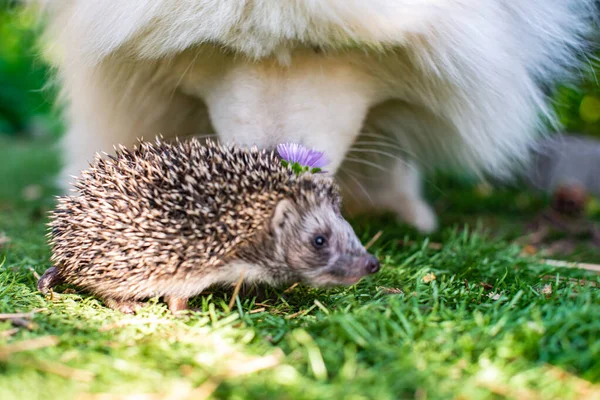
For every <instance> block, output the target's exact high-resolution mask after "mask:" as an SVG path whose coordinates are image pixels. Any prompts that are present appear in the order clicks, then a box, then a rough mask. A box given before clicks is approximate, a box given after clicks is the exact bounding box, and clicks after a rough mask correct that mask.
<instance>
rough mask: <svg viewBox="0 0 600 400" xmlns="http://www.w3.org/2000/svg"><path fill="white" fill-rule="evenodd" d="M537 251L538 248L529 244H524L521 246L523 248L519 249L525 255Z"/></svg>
mask: <svg viewBox="0 0 600 400" xmlns="http://www.w3.org/2000/svg"><path fill="white" fill-rule="evenodd" d="M537 252H538V249H537V248H536V247H535V246H532V245H530V244H528V245H526V246H525V247H523V250H521V254H523V255H526V256H533V255H536V254H537Z"/></svg>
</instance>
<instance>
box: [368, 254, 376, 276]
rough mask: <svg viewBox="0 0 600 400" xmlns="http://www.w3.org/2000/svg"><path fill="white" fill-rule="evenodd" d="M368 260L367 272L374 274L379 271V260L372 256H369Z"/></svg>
mask: <svg viewBox="0 0 600 400" xmlns="http://www.w3.org/2000/svg"><path fill="white" fill-rule="evenodd" d="M365 258H366V260H365V261H366V271H367V273H368V274H374V273H376V272H378V271H379V260H378V259H377V258H375V257H374V256H372V255H368V256H367V257H365Z"/></svg>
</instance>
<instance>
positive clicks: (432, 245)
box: [398, 240, 443, 250]
mask: <svg viewBox="0 0 600 400" xmlns="http://www.w3.org/2000/svg"><path fill="white" fill-rule="evenodd" d="M398 243H400V244H401V245H402V246H412V245H416V244H419V243H417V242H415V241H413V240H408V241H404V240H399V241H398ZM442 247H443V245H442V244H441V243H436V242H429V243H427V248H428V249H431V250H441V249H442Z"/></svg>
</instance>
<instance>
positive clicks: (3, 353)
mask: <svg viewBox="0 0 600 400" xmlns="http://www.w3.org/2000/svg"><path fill="white" fill-rule="evenodd" d="M57 344H58V338H57V337H56V336H42V337H39V338H35V339H30V340H23V341H21V342H17V343H11V344H9V345H7V346H3V347H0V360H6V359H8V357H10V356H11V355H13V354H15V353H19V352H22V351H29V350H37V349H43V348H44V347H51V346H56V345H57Z"/></svg>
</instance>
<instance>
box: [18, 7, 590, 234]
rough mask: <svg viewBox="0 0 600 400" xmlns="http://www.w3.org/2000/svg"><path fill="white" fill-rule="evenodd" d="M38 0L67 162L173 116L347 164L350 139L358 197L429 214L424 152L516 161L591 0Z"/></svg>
mask: <svg viewBox="0 0 600 400" xmlns="http://www.w3.org/2000/svg"><path fill="white" fill-rule="evenodd" d="M30 1H35V2H38V3H39V2H41V3H43V4H42V5H43V6H44V9H45V11H46V12H47V16H48V17H49V21H50V25H49V29H48V35H47V38H48V39H49V45H50V47H49V50H50V53H51V56H52V57H53V59H54V62H55V63H56V66H57V67H58V71H59V76H60V78H61V81H62V85H63V87H64V94H65V99H66V101H67V102H68V119H69V123H70V128H69V131H68V132H67V134H66V138H65V146H66V149H67V154H68V157H69V158H68V159H67V162H68V165H67V167H66V169H65V175H68V174H77V173H78V171H79V170H80V169H81V168H83V167H85V166H86V162H87V160H89V159H90V157H91V156H92V155H93V154H94V153H95V152H96V151H99V150H104V151H110V150H111V149H112V146H113V145H114V144H116V143H123V144H125V145H130V144H131V143H132V142H133V141H134V139H135V138H136V137H139V136H145V137H148V136H151V135H155V134H159V133H160V134H163V135H165V136H175V135H177V136H183V135H193V134H197V135H202V134H205V133H208V132H211V131H213V130H214V131H216V132H217V133H218V134H219V135H220V136H221V137H222V138H225V139H229V140H235V141H236V142H238V143H243V144H258V145H259V146H272V145H275V144H277V143H279V142H281V141H297V142H302V143H304V144H306V145H309V146H315V147H317V148H320V149H323V150H325V151H326V152H327V154H328V155H329V156H330V157H331V158H332V160H333V166H332V168H330V169H331V170H333V171H335V170H336V169H337V168H338V167H339V166H340V165H341V164H342V161H343V160H344V158H345V157H346V156H347V155H348V154H350V156H348V158H347V159H346V163H347V165H348V169H346V168H342V170H344V171H346V170H347V174H346V175H347V176H346V179H345V182H346V183H345V186H346V187H348V188H349V190H350V191H352V190H354V192H353V193H351V196H349V197H353V198H356V199H357V201H356V203H358V204H359V205H365V204H366V203H369V202H370V203H372V205H374V206H376V207H385V208H391V209H393V210H395V211H396V212H397V213H398V214H399V216H400V217H401V218H403V219H404V220H406V221H408V222H410V223H412V224H413V225H415V226H417V227H418V228H419V229H421V230H423V231H429V230H432V229H434V228H435V216H434V215H433V213H432V212H431V210H430V208H429V207H428V206H427V205H426V204H425V203H424V202H423V200H422V199H421V196H420V193H419V192H420V190H419V186H420V184H419V181H418V179H419V174H418V171H417V168H419V167H423V166H426V167H431V166H441V167H447V166H458V167H460V168H463V169H467V170H471V171H475V172H492V173H495V174H499V175H503V174H506V173H508V172H509V170H510V168H509V167H511V166H513V165H515V164H516V162H518V161H520V160H523V158H524V157H525V156H526V153H527V150H528V145H529V144H530V143H531V141H532V139H533V138H534V137H535V134H536V132H537V131H538V130H539V127H540V116H541V115H544V114H546V115H549V109H548V105H547V100H546V99H545V97H544V95H543V93H542V91H541V89H540V86H539V84H540V83H543V84H551V83H552V82H553V81H555V80H556V79H563V78H565V76H566V75H565V73H566V71H567V70H568V67H573V66H576V58H577V56H579V55H581V53H583V52H584V51H585V41H584V39H583V37H584V35H585V34H587V33H588V30H589V29H590V28H591V24H590V18H589V17H590V15H591V14H592V12H593V10H592V8H593V0H368V1H365V0H30ZM315 47H318V48H319V49H320V50H321V51H315V49H314V48H315ZM360 134H363V135H364V136H362V137H361V139H358V138H359V135H360ZM369 135H370V136H369ZM369 138H371V139H370V140H369ZM357 140H358V142H357ZM373 141H377V142H378V144H377V145H376V148H377V149H379V150H376V152H375V151H372V150H373V147H372V146H370V147H369V145H367V147H366V148H365V147H361V145H360V143H363V144H364V143H372V142H373ZM357 143H358V144H357ZM353 145H354V146H355V147H354V148H353ZM351 148H353V150H350V149H351ZM398 148H402V150H403V152H404V153H403V155H402V154H400V152H399V151H397V150H398ZM360 149H362V150H363V151H362V152H361V150H360ZM382 149H387V150H385V151H383V150H382ZM349 151H350V153H349ZM390 153H392V154H390ZM374 154H379V155H383V157H384V159H387V160H388V161H391V163H385V162H379V161H377V160H373V159H372V158H373V155H374ZM399 155H402V159H399V158H398V156H399ZM390 156H391V157H390ZM374 164H378V165H377V166H376V167H378V168H375V169H376V170H377V171H379V174H375V175H374V174H368V173H365V171H364V169H365V168H363V167H367V166H369V165H371V166H372V165H374ZM341 175H342V177H343V176H344V174H343V173H342V174H341ZM352 187H354V189H351V188H352ZM363 193H364V195H363Z"/></svg>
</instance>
